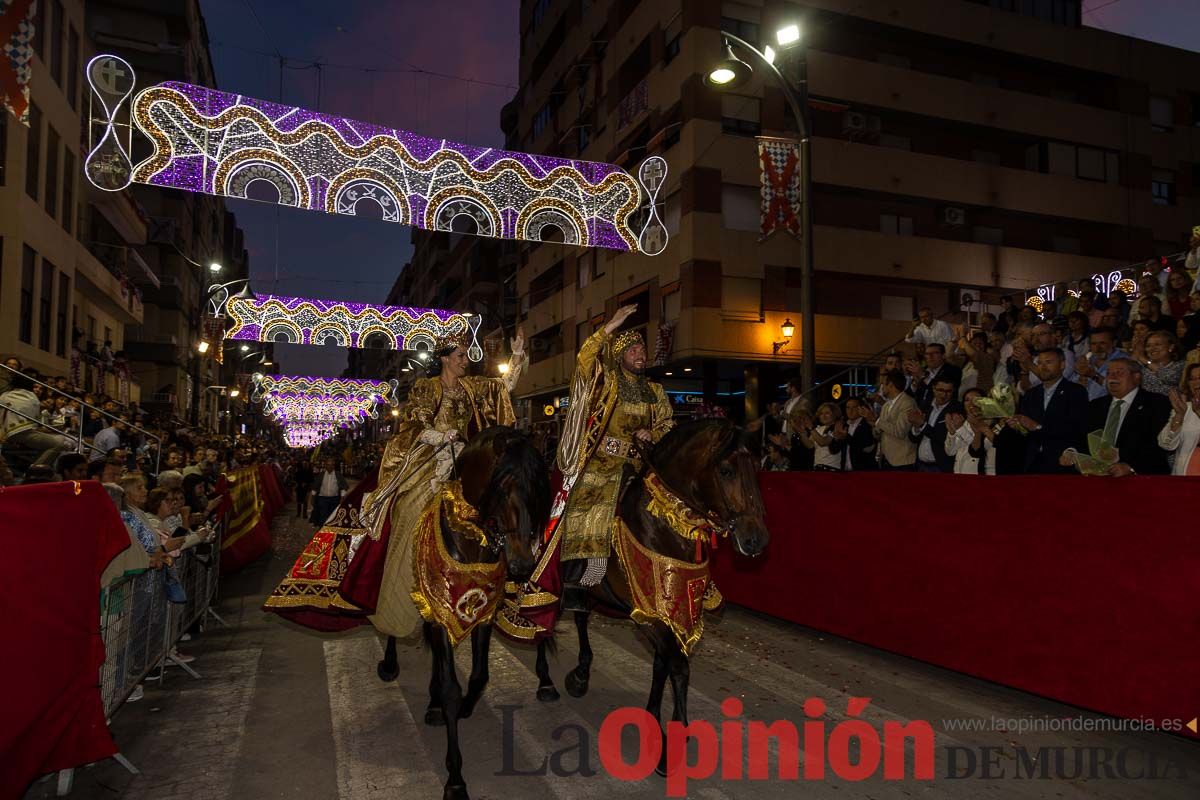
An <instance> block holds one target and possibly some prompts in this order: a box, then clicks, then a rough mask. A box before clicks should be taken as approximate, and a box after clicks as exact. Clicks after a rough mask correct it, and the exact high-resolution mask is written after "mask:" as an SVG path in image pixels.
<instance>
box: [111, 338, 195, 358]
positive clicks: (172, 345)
mask: <svg viewBox="0 0 1200 800" xmlns="http://www.w3.org/2000/svg"><path fill="white" fill-rule="evenodd" d="M125 355H126V356H127V357H128V358H129V360H130V361H147V362H150V363H152V364H182V363H184V361H185V360H186V354H185V353H184V352H183V348H181V347H180V346H179V344H178V343H177V341H176V339H175V337H174V336H172V335H169V334H165V335H164V334H160V335H155V336H145V337H143V338H141V339H131V338H129V337H126V339H125Z"/></svg>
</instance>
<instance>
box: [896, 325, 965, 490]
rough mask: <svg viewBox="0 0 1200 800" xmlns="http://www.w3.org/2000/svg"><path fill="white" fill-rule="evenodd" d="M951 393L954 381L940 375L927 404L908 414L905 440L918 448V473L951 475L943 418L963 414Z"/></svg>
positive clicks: (951, 457) (950, 462)
mask: <svg viewBox="0 0 1200 800" xmlns="http://www.w3.org/2000/svg"><path fill="white" fill-rule="evenodd" d="M932 346H933V345H930V347H932ZM954 390H955V384H954V380H953V378H951V377H949V376H948V375H939V376H938V377H936V378H934V379H933V395H932V397H931V399H930V402H929V405H924V406H921V407H920V408H916V409H913V410H912V411H910V412H909V420H908V421H909V422H910V423H912V430H911V431H910V432H909V434H908V438H909V440H911V441H912V442H913V443H914V444H916V445H917V472H954V457H953V456H951V455H948V454H947V453H946V415H947V414H951V413H959V414H965V413H966V412H965V410H964V409H963V407H962V406H961V405H959V404H958V403H956V402H955V401H954ZM956 407H957V410H956Z"/></svg>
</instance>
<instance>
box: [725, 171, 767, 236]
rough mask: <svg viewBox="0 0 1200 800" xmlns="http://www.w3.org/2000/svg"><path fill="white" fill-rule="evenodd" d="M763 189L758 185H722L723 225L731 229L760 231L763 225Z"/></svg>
mask: <svg viewBox="0 0 1200 800" xmlns="http://www.w3.org/2000/svg"><path fill="white" fill-rule="evenodd" d="M761 211H762V190H761V189H759V188H758V187H757V186H735V185H733V184H729V183H727V184H724V185H723V186H721V225H722V226H723V227H724V228H725V229H726V230H730V231H758V230H760V229H761V226H762V214H761Z"/></svg>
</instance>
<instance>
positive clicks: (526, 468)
mask: <svg viewBox="0 0 1200 800" xmlns="http://www.w3.org/2000/svg"><path fill="white" fill-rule="evenodd" d="M491 431H495V433H490V432H491ZM485 433H490V435H489V436H488V439H489V440H490V444H491V451H492V455H493V456H494V461H493V465H492V468H491V473H490V475H489V476H488V478H487V482H486V485H485V486H484V488H483V491H482V493H481V494H480V496H479V499H478V502H477V503H476V504H475V505H476V508H477V509H478V511H479V520H480V526H481V527H482V528H483V530H484V532H485V533H486V534H487V537H488V545H489V547H490V548H491V550H492V552H493V553H494V554H495V555H496V556H497V557H499V556H500V554H501V553H503V555H504V559H505V564H506V565H507V569H508V577H509V580H512V581H515V582H517V583H523V582H525V581H527V580H529V577H530V576H531V575H532V574H533V570H534V567H536V566H537V561H538V557H539V556H540V554H541V553H540V549H541V544H542V535H543V533H544V532H545V530H546V524H547V523H548V522H549V520H550V501H551V496H550V477H549V475H550V473H549V470H548V469H547V467H546V462H545V459H543V458H542V455H541V453H539V452H538V451H537V449H536V448H534V446H533V443H532V442H531V441H530V440H529V437H528V436H526V435H525V434H523V433H520V432H518V431H516V430H513V429H511V428H491V429H489V431H488V432H485Z"/></svg>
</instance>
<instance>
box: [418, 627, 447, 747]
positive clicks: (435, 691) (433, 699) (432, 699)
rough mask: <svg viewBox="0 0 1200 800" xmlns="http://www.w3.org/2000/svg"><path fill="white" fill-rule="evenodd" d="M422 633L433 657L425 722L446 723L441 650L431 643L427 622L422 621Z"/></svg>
mask: <svg viewBox="0 0 1200 800" xmlns="http://www.w3.org/2000/svg"><path fill="white" fill-rule="evenodd" d="M422 626H423V627H422V630H421V632H422V634H423V636H424V638H425V643H426V644H428V645H429V652H430V653H431V654H432V658H433V669H432V670H430V678H429V705H428V706H427V707H426V708H425V724H426V725H431V726H434V727H437V726H441V725H445V724H446V714H445V712H444V711H442V662H441V657H442V656H441V651H440V650H439V649H438V648H437V647H435V646H434V644H433V626H432V625H430V624H429V623H428V622H425V623H422Z"/></svg>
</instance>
